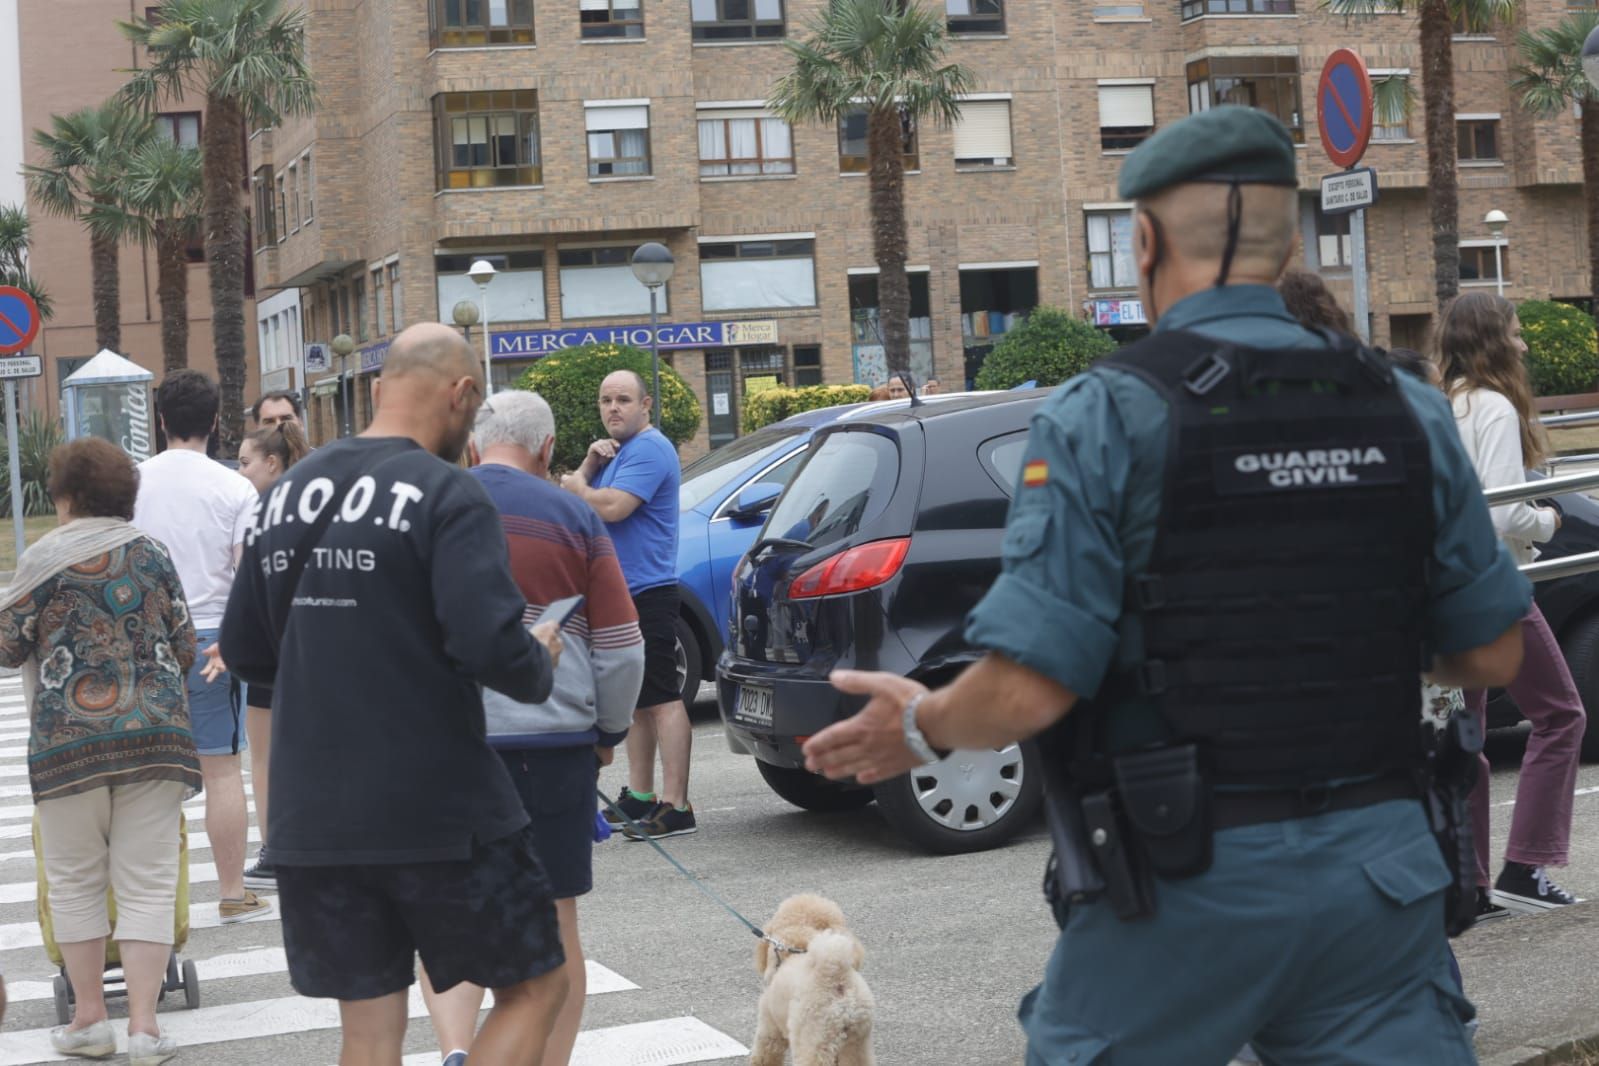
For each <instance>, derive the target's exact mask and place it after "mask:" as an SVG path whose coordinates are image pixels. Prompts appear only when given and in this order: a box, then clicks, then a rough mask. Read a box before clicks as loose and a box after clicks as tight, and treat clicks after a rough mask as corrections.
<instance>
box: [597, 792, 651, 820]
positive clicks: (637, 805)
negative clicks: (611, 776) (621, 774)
mask: <svg viewBox="0 0 1599 1066" xmlns="http://www.w3.org/2000/svg"><path fill="white" fill-rule="evenodd" d="M612 806H614V807H615V808H616V810H620V811H621V812H622V814H625V815H627V816H628V817H629V818H631V819H633V820H634V821H635V822H642V821H643V820H644V819H646V818H648V817H649V816H650V815H651V814H652V813H653V812H654V811H655V800H653V799H639V797H638V796H637V795H636V794H635V793H634V792H633V790H632V789H630V788H628V787H627V786H626V785H623V786H622V791H620V792H618V793H617V794H616V803H615V804H612V805H609V806H607V807H606V808H605V810H604V811H602V812H601V813H603V814H604V815H605V820H606V821H607V822H610V823H611V824H612V825H625V824H626V822H624V821H623V819H622V817H621V815H619V814H617V813H616V810H612V809H611V807H612Z"/></svg>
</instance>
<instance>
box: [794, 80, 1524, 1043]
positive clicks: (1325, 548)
mask: <svg viewBox="0 0 1599 1066" xmlns="http://www.w3.org/2000/svg"><path fill="white" fill-rule="evenodd" d="M1121 194H1122V196H1123V198H1125V199H1129V200H1133V201H1135V202H1136V209H1135V215H1134V233H1135V237H1134V254H1135V256H1136V259H1137V266H1138V272H1139V288H1140V294H1141V296H1142V297H1143V300H1144V306H1145V307H1146V308H1147V309H1148V313H1149V316H1150V319H1151V321H1153V322H1154V323H1155V329H1154V332H1153V334H1152V335H1151V336H1150V337H1149V338H1147V339H1145V340H1143V341H1140V342H1138V343H1137V344H1134V345H1132V346H1131V347H1130V348H1128V349H1125V350H1124V351H1123V352H1121V353H1119V354H1118V355H1116V356H1114V357H1111V358H1109V359H1106V360H1103V361H1101V363H1100V364H1099V365H1098V366H1097V367H1096V368H1095V369H1094V370H1092V371H1090V372H1089V373H1086V374H1083V375H1081V376H1079V377H1077V378H1075V379H1074V380H1072V381H1070V382H1067V383H1066V384H1065V385H1063V386H1062V387H1061V388H1059V389H1058V390H1057V391H1056V393H1055V395H1054V396H1053V397H1051V398H1050V400H1049V402H1048V403H1047V404H1045V405H1044V406H1043V407H1042V408H1041V409H1040V411H1039V413H1038V414H1036V415H1035V416H1034V418H1033V424H1032V432H1031V437H1030V438H1029V442H1028V450H1027V454H1026V458H1025V461H1024V466H1023V473H1022V475H1021V483H1020V484H1019V485H1018V486H1017V490H1016V496H1015V502H1014V504H1013V506H1012V509H1011V514H1010V517H1009V521H1008V523H1007V526H1006V531H1005V539H1004V547H1003V555H1004V570H1003V573H1002V575H1001V576H1000V577H999V578H998V580H997V581H996V582H995V583H994V586H993V588H992V589H991V590H990V591H989V593H988V595H987V596H986V597H985V598H984V599H983V601H982V602H981V603H979V604H978V606H977V607H976V609H975V610H974V611H973V612H972V615H971V617H970V618H969V620H968V623H967V630H966V632H967V636H968V638H969V639H970V640H971V641H972V642H973V643H975V644H977V645H978V646H981V647H984V648H987V649H989V654H988V655H987V656H986V657H985V658H984V659H982V660H981V661H980V662H978V663H976V664H974V665H973V666H972V667H971V668H970V669H968V670H967V671H966V672H965V673H964V674H962V675H961V676H960V677H959V678H958V679H956V680H955V681H954V682H952V683H951V684H949V685H948V686H946V687H945V688H942V689H939V690H938V691H936V692H928V691H926V690H925V689H924V688H923V687H922V686H921V685H919V684H917V683H915V682H914V681H911V680H908V679H905V678H900V677H895V676H892V675H888V674H880V673H855V672H842V673H840V674H838V675H835V677H834V683H835V684H836V685H837V686H838V687H839V688H840V689H842V690H844V691H845V692H848V693H857V694H866V695H869V696H870V697H871V699H870V701H869V702H867V704H866V706H865V708H864V709H863V710H862V711H861V712H860V713H859V714H857V715H856V716H855V717H853V718H851V719H849V720H847V721H845V722H842V723H840V724H838V725H835V726H833V727H831V728H830V729H827V730H825V731H823V732H822V733H820V734H818V735H817V736H816V737H814V738H813V739H812V740H811V741H810V742H809V743H808V744H807V745H806V756H807V762H808V765H809V766H810V767H811V768H812V769H816V770H820V771H822V772H824V773H826V774H827V775H828V776H829V777H834V778H847V777H854V778H855V779H856V780H858V781H859V782H860V783H862V784H871V783H874V782H877V781H882V780H884V779H886V778H890V777H894V776H896V775H898V774H901V773H904V772H906V771H907V770H909V769H911V768H912V767H915V766H917V765H919V764H921V763H923V762H925V761H927V760H929V759H932V758H935V757H936V754H937V751H938V750H940V749H954V748H986V747H991V746H1000V745H1004V744H1009V743H1012V742H1014V741H1017V740H1021V739H1024V738H1028V737H1034V736H1037V737H1039V741H1040V746H1041V747H1042V748H1043V749H1044V751H1045V759H1044V763H1045V766H1046V771H1047V772H1046V774H1045V782H1046V795H1047V798H1048V805H1047V809H1048V811H1049V812H1050V815H1051V818H1050V821H1051V832H1052V835H1053V836H1054V837H1055V840H1056V859H1055V860H1052V864H1051V871H1050V877H1049V880H1050V882H1051V884H1052V885H1053V887H1054V889H1055V893H1056V900H1057V906H1056V916H1057V919H1058V920H1059V921H1060V922H1061V923H1062V932H1061V934H1060V938H1059V940H1058V942H1057V943H1056V946H1055V951H1054V954H1053V956H1052V958H1051V960H1050V962H1049V966H1048V969H1047V970H1046V972H1045V974H1044V979H1043V982H1042V983H1041V984H1040V985H1039V986H1038V988H1037V989H1035V990H1034V991H1033V992H1032V993H1030V994H1029V995H1028V997H1027V998H1026V999H1025V1000H1024V1001H1023V1003H1022V1007H1021V1011H1020V1016H1021V1022H1022V1027H1023V1028H1024V1029H1025V1030H1026V1033H1027V1037H1028V1045H1029V1052H1028V1060H1027V1061H1028V1063H1029V1064H1030V1066H1045V1064H1050V1066H1056V1064H1061V1063H1067V1062H1070V1063H1077V1064H1083V1066H1087V1064H1089V1063H1094V1062H1100V1061H1111V1062H1115V1063H1120V1064H1128V1063H1131V1064H1138V1066H1171V1064H1173V1063H1183V1064H1197V1066H1206V1064H1220V1063H1225V1062H1226V1061H1227V1060H1228V1059H1229V1058H1230V1057H1231V1055H1232V1053H1233V1052H1234V1051H1236V1050H1237V1049H1238V1047H1239V1046H1240V1045H1241V1044H1243V1043H1244V1042H1245V1041H1246V1040H1248V1041H1252V1042H1253V1044H1254V1046H1255V1047H1256V1048H1257V1050H1258V1051H1259V1052H1260V1053H1261V1055H1262V1057H1263V1058H1264V1059H1265V1060H1266V1061H1268V1062H1273V1063H1308V1062H1312V1061H1314V1062H1318V1063H1319V1062H1337V1063H1340V1064H1357V1066H1358V1064H1372V1066H1377V1064H1381V1066H1392V1064H1394V1063H1412V1062H1428V1063H1450V1064H1453V1063H1470V1062H1472V1061H1474V1057H1473V1054H1472V1049H1471V1042H1470V1040H1469V1038H1468V1037H1467V1035H1466V1030H1465V1028H1464V1025H1463V1023H1464V1022H1465V1021H1466V1020H1467V1019H1469V1018H1470V1017H1471V1016H1472V1013H1473V1012H1472V1008H1471V1006H1470V1004H1469V1003H1467V1002H1466V1001H1465V999H1464V998H1463V997H1461V996H1460V995H1459V994H1458V993H1457V992H1456V990H1455V987H1454V984H1453V982H1452V981H1451V980H1450V976H1449V969H1448V961H1447V958H1448V955H1447V950H1446V949H1447V939H1446V936H1445V929H1444V915H1445V896H1446V889H1447V888H1448V887H1449V886H1450V885H1451V884H1452V877H1451V871H1450V869H1449V864H1448V863H1446V861H1445V860H1444V858H1443V854H1442V851H1441V849H1440V847H1439V845H1438V843H1437V841H1436V840H1435V838H1434V836H1433V835H1432V833H1431V831H1430V829H1429V823H1428V820H1427V816H1426V812H1425V810H1424V807H1423V804H1422V803H1421V802H1418V794H1419V786H1418V783H1417V774H1416V769H1417V766H1418V765H1419V763H1420V761H1421V759H1422V755H1421V752H1420V750H1419V749H1420V739H1419V736H1420V731H1419V699H1418V695H1417V693H1418V691H1419V679H1420V676H1421V674H1422V672H1423V668H1424V664H1426V669H1427V670H1428V671H1430V673H1431V675H1432V676H1433V677H1434V678H1437V679H1439V680H1441V681H1443V682H1445V683H1448V684H1456V685H1464V686H1484V685H1495V684H1502V683H1504V682H1507V681H1509V680H1510V679H1511V678H1512V677H1513V676H1514V675H1515V673H1516V670H1517V668H1518V666H1519V664H1520V661H1521V633H1520V626H1519V620H1520V618H1521V616H1522V615H1523V614H1524V613H1525V611H1526V609H1527V605H1528V602H1529V598H1530V590H1529V588H1528V586H1527V584H1526V582H1525V581H1524V580H1523V579H1522V578H1521V576H1520V574H1518V573H1517V571H1516V568H1515V566H1514V564H1513V563H1512V561H1511V560H1510V558H1509V557H1508V556H1507V555H1506V554H1505V552H1504V551H1502V550H1501V549H1500V547H1499V545H1498V543H1497V538H1495V536H1494V533H1493V527H1492V525H1491V524H1490V522H1489V519H1488V511H1487V509H1486V507H1485V506H1484V505H1483V502H1482V495H1481V492H1480V491H1479V490H1478V488H1477V483H1476V479H1475V475H1474V474H1473V473H1472V469H1471V466H1470V464H1469V463H1468V462H1467V460H1466V456H1465V454H1464V453H1463V451H1462V449H1461V446H1460V443H1459V440H1458V438H1457V436H1456V434H1455V430H1454V426H1453V420H1452V419H1451V417H1450V413H1449V408H1448V406H1447V405H1446V404H1445V403H1444V402H1443V400H1442V398H1441V397H1440V396H1439V395H1438V393H1437V392H1436V391H1435V390H1433V389H1430V388H1428V387H1427V386H1426V385H1425V384H1424V383H1422V382H1420V381H1415V380H1412V379H1411V378H1410V376H1409V375H1406V374H1399V375H1395V374H1393V373H1392V372H1391V371H1390V370H1389V369H1388V368H1387V367H1386V365H1385V364H1384V362H1383V361H1382V360H1381V359H1380V358H1377V357H1375V356H1373V355H1372V353H1370V352H1369V351H1366V350H1364V349H1361V348H1359V347H1358V346H1357V345H1356V344H1355V343H1354V342H1353V341H1351V340H1349V339H1347V338H1344V339H1339V338H1336V337H1334V336H1333V335H1331V334H1325V335H1324V334H1318V333H1312V332H1309V331H1307V330H1305V329H1304V328H1302V327H1301V326H1299V325H1298V324H1297V323H1296V322H1295V321H1294V320H1293V319H1292V318H1291V317H1289V315H1288V314H1287V312H1286V311H1285V309H1284V307H1283V303H1282V300H1281V298H1280V297H1279V296H1278V295H1277V293H1276V292H1275V291H1274V290H1273V289H1272V288H1271V284H1272V282H1273V281H1274V280H1275V279H1276V278H1277V276H1278V274H1279V273H1280V272H1281V271H1282V269H1283V267H1284V265H1285V264H1286V263H1287V261H1288V259H1289V256H1290V254H1291V252H1292V249H1293V244H1294V233H1295V227H1296V209H1297V198H1298V191H1297V182H1296V177H1295V164H1294V146H1293V143H1292V141H1291V140H1290V138H1289V135H1288V132H1287V130H1286V129H1284V128H1283V126H1282V125H1281V124H1280V123H1279V122H1277V120H1276V119H1274V118H1271V117H1270V116H1268V115H1266V114H1265V113H1263V112H1261V111H1256V110H1252V109H1246V108H1241V107H1220V108H1215V109H1212V110H1210V111H1207V112H1204V113H1202V114H1199V115H1194V116H1191V117H1189V118H1186V119H1183V120H1182V121H1180V122H1178V123H1175V124H1174V125H1172V126H1170V127H1168V128H1166V129H1165V130H1163V131H1161V132H1160V133H1158V134H1156V135H1155V136H1154V137H1151V138H1150V139H1149V140H1147V141H1146V142H1144V144H1143V145H1142V146H1141V147H1140V148H1139V149H1138V150H1137V151H1135V152H1134V153H1133V154H1132V155H1131V156H1130V157H1129V158H1128V160H1127V162H1126V165H1125V166H1124V168H1123V170H1122V175H1121ZM911 550H912V551H915V550H916V548H915V544H914V542H913V543H912V547H911ZM1106 1052H1109V1053H1110V1054H1109V1057H1108V1059H1105V1058H1102V1056H1104V1055H1105V1054H1106Z"/></svg>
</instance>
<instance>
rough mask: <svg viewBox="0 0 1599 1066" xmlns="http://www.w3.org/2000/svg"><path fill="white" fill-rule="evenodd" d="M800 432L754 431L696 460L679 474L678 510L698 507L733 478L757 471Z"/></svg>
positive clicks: (800, 430)
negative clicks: (681, 479)
mask: <svg viewBox="0 0 1599 1066" xmlns="http://www.w3.org/2000/svg"><path fill="white" fill-rule="evenodd" d="M804 432H806V430H804V429H803V428H798V427H793V428H788V429H772V430H764V429H763V430H758V431H757V432H755V433H751V434H750V435H749V436H747V437H740V438H739V439H738V440H735V441H732V442H731V443H728V444H724V445H722V446H721V447H720V448H718V449H716V450H715V451H714V452H712V453H711V454H709V455H706V456H702V457H700V458H699V459H696V460H695V461H694V462H692V463H690V464H689V465H688V467H687V468H685V469H684V471H683V484H682V487H681V488H680V489H679V490H678V495H677V506H678V509H679V510H683V511H687V510H689V509H690V508H694V507H698V506H699V505H700V504H702V503H704V502H705V501H706V500H708V499H710V498H711V497H712V496H715V495H716V494H717V493H718V492H720V491H721V490H722V489H724V488H726V487H727V486H728V485H730V484H731V483H732V482H733V480H734V479H735V478H739V477H741V476H743V475H746V474H749V473H753V472H755V471H756V470H759V469H760V468H761V467H763V466H765V465H766V464H767V463H768V462H770V461H771V460H773V459H775V458H776V457H777V455H778V454H779V453H780V452H782V451H783V450H784V449H785V448H787V447H789V446H790V444H791V442H792V441H793V440H794V438H795V437H798V436H799V435H800V434H802V433H804Z"/></svg>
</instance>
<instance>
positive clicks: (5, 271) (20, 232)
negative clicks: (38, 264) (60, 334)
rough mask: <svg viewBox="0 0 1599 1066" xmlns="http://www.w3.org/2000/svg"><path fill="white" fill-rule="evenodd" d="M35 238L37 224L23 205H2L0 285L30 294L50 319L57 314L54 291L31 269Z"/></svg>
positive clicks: (0, 217) (0, 209) (41, 311)
mask: <svg viewBox="0 0 1599 1066" xmlns="http://www.w3.org/2000/svg"><path fill="white" fill-rule="evenodd" d="M32 240H33V224H32V223H31V222H29V221H28V212H27V211H26V210H24V209H23V207H22V205H21V204H4V205H0V285H11V286H14V287H16V288H18V289H21V290H22V291H23V292H25V293H27V294H28V295H29V296H32V297H33V302H34V303H36V304H38V305H39V314H40V316H41V317H43V318H49V317H50V316H51V314H52V313H53V310H54V309H53V308H52V307H51V306H50V294H49V293H47V292H45V291H44V286H43V285H40V284H39V283H38V282H37V281H35V280H34V278H33V275H32V274H31V273H29V272H28V245H29V244H30V243H31V242H32Z"/></svg>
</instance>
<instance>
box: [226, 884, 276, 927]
mask: <svg viewBox="0 0 1599 1066" xmlns="http://www.w3.org/2000/svg"><path fill="white" fill-rule="evenodd" d="M217 910H218V911H219V912H220V913H221V915H222V924H223V925H233V924H235V923H237V922H248V921H250V920H251V919H252V918H260V917H262V916H264V915H268V914H271V913H272V904H271V903H269V902H268V901H266V900H264V899H262V898H261V897H260V896H257V895H256V894H255V893H254V892H251V891H250V890H249V889H245V891H244V898H243V899H225V900H223V901H222V902H221V903H219V904H217Z"/></svg>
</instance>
